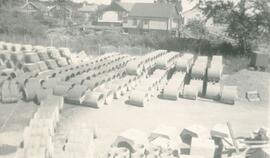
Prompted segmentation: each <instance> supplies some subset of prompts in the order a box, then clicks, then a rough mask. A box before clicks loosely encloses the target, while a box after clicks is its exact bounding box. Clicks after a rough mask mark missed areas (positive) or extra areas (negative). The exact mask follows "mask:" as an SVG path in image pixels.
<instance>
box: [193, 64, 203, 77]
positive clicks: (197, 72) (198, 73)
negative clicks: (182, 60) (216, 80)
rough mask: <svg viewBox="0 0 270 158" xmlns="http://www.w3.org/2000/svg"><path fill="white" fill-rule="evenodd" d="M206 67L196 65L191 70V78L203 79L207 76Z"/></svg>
mask: <svg viewBox="0 0 270 158" xmlns="http://www.w3.org/2000/svg"><path fill="white" fill-rule="evenodd" d="M205 72H206V67H205V66H203V65H194V66H193V67H192V69H191V77H192V78H195V79H203V78H204V76H205Z"/></svg>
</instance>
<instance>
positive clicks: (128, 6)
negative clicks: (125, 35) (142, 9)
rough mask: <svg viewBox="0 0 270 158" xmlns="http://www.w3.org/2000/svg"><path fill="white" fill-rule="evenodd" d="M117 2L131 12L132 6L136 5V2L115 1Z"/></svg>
mask: <svg viewBox="0 0 270 158" xmlns="http://www.w3.org/2000/svg"><path fill="white" fill-rule="evenodd" d="M115 3H116V4H118V5H119V6H120V7H122V8H123V9H124V10H126V11H127V12H130V11H131V9H132V7H133V6H134V3H123V2H117V1H115Z"/></svg>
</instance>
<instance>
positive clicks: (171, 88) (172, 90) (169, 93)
mask: <svg viewBox="0 0 270 158" xmlns="http://www.w3.org/2000/svg"><path fill="white" fill-rule="evenodd" d="M176 85H177V83H175V82H170V84H168V85H167V86H166V87H165V88H164V91H163V98H164V99H170V100H177V99H178V96H179V89H178V87H177V86H176Z"/></svg>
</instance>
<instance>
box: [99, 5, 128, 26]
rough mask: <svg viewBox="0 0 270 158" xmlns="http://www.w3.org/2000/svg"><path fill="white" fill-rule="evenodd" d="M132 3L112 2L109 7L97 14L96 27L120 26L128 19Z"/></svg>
mask: <svg viewBox="0 0 270 158" xmlns="http://www.w3.org/2000/svg"><path fill="white" fill-rule="evenodd" d="M132 7H133V3H122V2H117V1H113V2H112V3H111V4H110V5H109V6H107V7H105V8H103V9H102V10H101V11H99V13H98V19H97V21H96V24H97V25H107V26H112V25H113V26H122V24H123V21H125V19H126V18H127V17H128V14H129V12H130V10H131V9H132Z"/></svg>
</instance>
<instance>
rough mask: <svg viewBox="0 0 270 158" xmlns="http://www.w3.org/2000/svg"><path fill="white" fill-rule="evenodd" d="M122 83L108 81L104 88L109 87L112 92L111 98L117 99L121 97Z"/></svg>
mask: <svg viewBox="0 0 270 158" xmlns="http://www.w3.org/2000/svg"><path fill="white" fill-rule="evenodd" d="M121 86H122V85H121V84H116V83H114V82H112V81H111V82H108V83H106V84H105V88H107V89H110V90H111V91H112V92H113V98H114V99H119V98H120V97H121V91H122V87H121Z"/></svg>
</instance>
